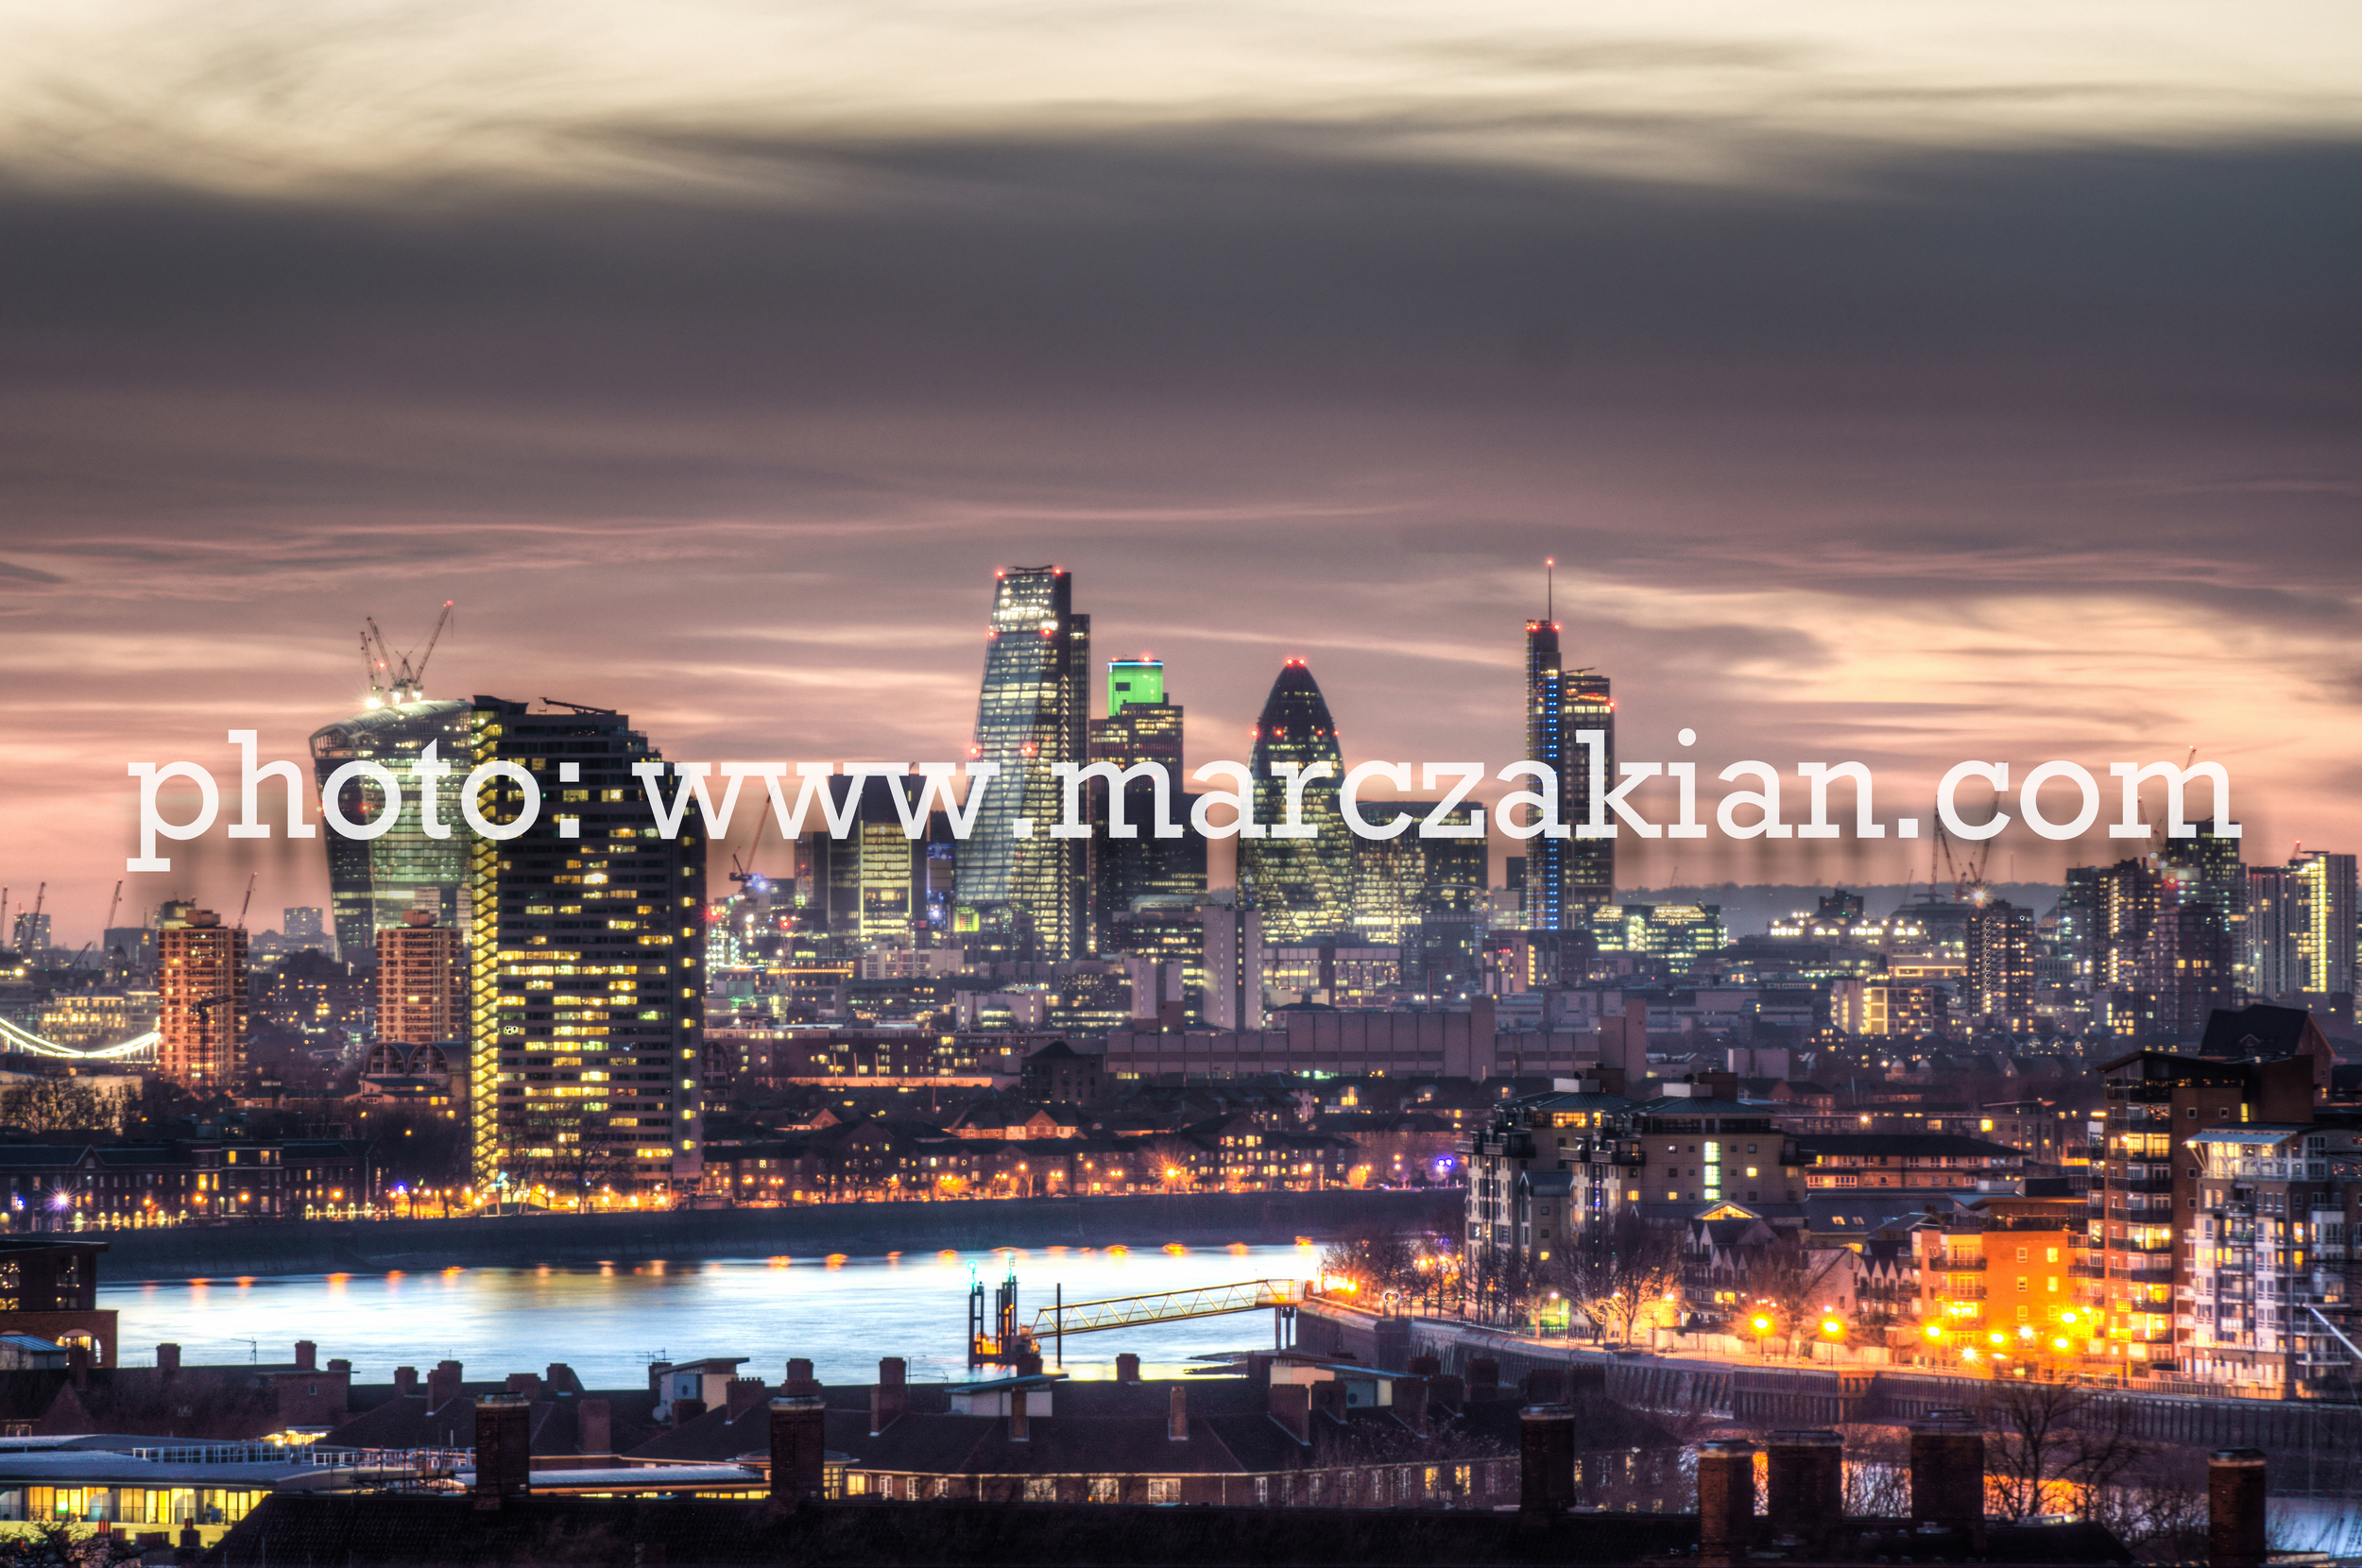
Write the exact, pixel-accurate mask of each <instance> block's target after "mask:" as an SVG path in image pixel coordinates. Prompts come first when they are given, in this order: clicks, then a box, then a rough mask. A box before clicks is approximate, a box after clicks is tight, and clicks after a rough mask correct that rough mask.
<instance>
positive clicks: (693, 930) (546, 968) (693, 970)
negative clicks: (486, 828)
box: [465, 697, 706, 1202]
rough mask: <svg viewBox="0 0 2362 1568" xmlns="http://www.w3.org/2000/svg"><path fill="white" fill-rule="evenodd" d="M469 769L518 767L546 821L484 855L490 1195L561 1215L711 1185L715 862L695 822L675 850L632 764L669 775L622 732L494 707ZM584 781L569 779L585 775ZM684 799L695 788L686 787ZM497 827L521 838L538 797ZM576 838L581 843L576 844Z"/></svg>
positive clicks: (475, 1080)
mask: <svg viewBox="0 0 2362 1568" xmlns="http://www.w3.org/2000/svg"><path fill="white" fill-rule="evenodd" d="M466 755H467V759H468V760H467V766H468V767H470V768H474V767H481V766H482V765H484V764H485V763H487V762H492V761H505V762H513V763H515V764H516V765H518V766H519V767H521V768H523V769H525V770H526V771H527V772H528V773H529V774H530V775H531V776H532V777H533V778H534V779H535V780H536V782H537V783H538V784H539V787H540V792H541V810H540V811H539V814H538V815H537V816H536V817H535V819H534V821H533V824H532V826H531V827H528V828H527V829H526V830H525V831H524V832H522V834H519V835H518V836H517V837H515V838H511V839H505V840H494V839H489V838H483V837H474V838H471V841H470V842H469V844H468V893H469V904H470V910H469V913H470V925H469V926H468V928H467V929H466V931H465V935H466V938H467V950H468V1013H469V1017H468V1038H469V1056H470V1063H469V1083H470V1109H471V1123H472V1127H473V1135H474V1147H473V1155H474V1166H475V1180H476V1184H477V1185H478V1187H479V1188H481V1187H483V1186H486V1185H499V1186H500V1187H501V1188H502V1190H504V1191H505V1193H506V1194H507V1195H508V1196H510V1197H522V1195H523V1194H524V1192H526V1191H528V1190H530V1189H531V1188H532V1187H533V1186H535V1185H543V1186H546V1187H547V1188H548V1189H549V1197H550V1198H552V1199H555V1200H556V1201H559V1202H565V1201H568V1200H572V1201H574V1202H586V1201H589V1200H590V1199H592V1198H595V1197H596V1196H597V1195H598V1194H599V1193H600V1192H601V1190H602V1189H605V1188H608V1187H611V1188H612V1189H613V1190H614V1191H615V1192H616V1193H618V1194H627V1193H631V1192H640V1193H652V1192H657V1191H660V1190H664V1189H667V1188H670V1187H676V1186H685V1185H688V1184H690V1183H692V1182H693V1181H694V1179H695V1178H696V1176H697V1173H698V1169H699V1163H700V1156H699V1153H698V1150H699V1145H700V1136H699V1129H698V1093H699V1090H698V1082H699V1072H698V1068H699V1065H700V1051H701V1049H702V1046H703V1034H704V1026H705V985H704V964H703V962H702V958H703V943H704V933H703V931H702V929H701V926H702V923H703V919H704V913H705V902H706V894H705V860H706V844H705V833H704V830H703V825H702V823H701V822H700V821H699V819H698V814H697V810H696V808H695V807H694V806H691V807H690V808H688V810H687V812H686V814H685V815H684V816H683V818H682V820H681V824H680V831H679V834H678V835H677V836H676V837H675V838H672V839H665V838H663V837H661V836H660V835H659V832H658V830H657V826H656V819H655V814H654V812H653V811H652V810H650V808H649V805H648V800H647V795H646V792H645V790H644V789H643V788H642V782H641V780H640V779H639V778H637V777H635V776H634V775H633V774H632V771H631V769H632V764H633V763H635V762H642V761H655V760H658V759H659V753H658V752H657V750H656V748H655V747H653V746H651V745H650V744H649V743H648V740H647V737H646V736H644V735H642V734H641V733H640V732H639V731H637V730H635V729H633V728H632V727H631V724H630V721H629V720H628V719H627V718H625V716H624V715H623V714H620V713H615V712H611V711H608V710H607V709H603V708H591V707H570V708H569V709H568V710H567V711H565V712H556V713H535V712H532V711H530V710H529V709H528V707H527V705H525V704H523V703H515V702H503V701H502V700H500V699H499V698H497V697H478V698H477V699H476V700H475V705H474V707H473V709H472V711H471V717H470V721H469V732H468V746H467V754H466ZM570 771H571V772H572V773H573V776H572V777H569V776H568V774H569V772H570ZM663 783H664V786H665V789H666V791H667V793H668V798H669V797H670V792H671V791H672V790H673V789H675V788H676V787H677V784H676V780H674V779H672V778H670V777H669V776H668V777H666V778H665V779H664V780H663ZM484 796H485V799H484V802H483V805H482V810H483V811H484V814H485V815H486V816H487V818H488V820H490V821H492V822H495V823H507V822H513V821H514V820H515V819H516V817H517V814H518V811H519V810H520V807H521V803H522V799H523V792H522V790H520V789H518V788H517V787H515V786H514V785H513V784H511V783H507V782H499V781H496V782H494V783H492V784H489V785H488V786H487V787H486V788H485V790H484ZM570 825H571V827H572V830H573V836H569V831H568V830H569V827H570Z"/></svg>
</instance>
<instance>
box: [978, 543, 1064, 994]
mask: <svg viewBox="0 0 2362 1568" xmlns="http://www.w3.org/2000/svg"><path fill="white" fill-rule="evenodd" d="M994 579H995V581H994V588H993V605H992V616H991V621H990V624H989V625H988V626H987V628H986V630H985V634H984V636H985V643H984V684H983V689H982V690H981V692H980V693H979V695H978V697H977V703H976V733H975V743H974V744H973V745H972V746H971V747H970V748H969V756H970V758H971V759H972V760H973V761H975V762H980V763H983V762H988V763H991V764H993V765H994V766H996V767H998V768H999V769H1000V770H1001V771H1000V773H999V775H997V776H996V777H994V778H993V779H992V781H991V783H990V784H989V785H988V786H985V794H984V801H983V802H982V804H980V805H979V806H978V807H977V808H976V822H975V827H974V828H973V830H972V831H971V832H970V833H969V835H968V837H967V840H966V842H964V843H963V844H961V845H960V853H959V856H958V858H957V860H956V861H955V867H956V873H955V874H956V878H957V887H958V898H959V903H960V904H961V905H962V906H964V907H965V908H967V909H968V910H971V911H973V912H975V920H976V923H977V929H978V930H979V933H980V934H982V933H984V932H988V931H994V930H998V931H1000V932H1001V934H1002V935H1003V937H1004V939H1005V940H1006V941H1007V942H1008V943H1009V944H1010V945H1011V946H1012V949H1013V956H1017V957H1022V958H1036V959H1049V960H1059V959H1071V958H1081V957H1083V956H1085V954H1086V952H1087V948H1088V946H1089V934H1088V927H1087V917H1088V910H1087V886H1088V869H1089V842H1088V840H1087V837H1086V838H1066V837H1061V836H1059V835H1057V834H1056V833H1054V832H1053V831H1052V829H1053V827H1055V826H1056V825H1058V824H1060V823H1062V822H1064V821H1065V820H1066V810H1065V797H1066V788H1065V784H1064V782H1063V780H1062V779H1061V778H1060V777H1059V775H1058V774H1057V773H1056V771H1055V770H1056V768H1057V766H1058V765H1059V764H1060V763H1066V764H1070V765H1073V766H1080V765H1082V764H1083V763H1084V762H1085V761H1086V759H1087V751H1088V743H1089V723H1090V685H1089V682H1090V617H1089V616H1087V615H1078V614H1076V613H1075V612H1074V607H1073V587H1074V585H1073V579H1072V578H1071V577H1070V576H1069V575H1068V574H1067V573H1066V572H1065V571H1061V570H1060V569H1058V568H1057V567H1053V566H1052V567H1020V568H1015V569H1011V570H1008V571H999V572H996V573H994ZM972 787H973V786H971V788H972ZM1019 822H1023V823H1026V824H1027V825H1028V829H1027V831H1026V832H1025V833H1024V834H1023V835H1022V836H1020V835H1019V834H1018V832H1017V830H1016V829H1017V825H1018V823H1019Z"/></svg>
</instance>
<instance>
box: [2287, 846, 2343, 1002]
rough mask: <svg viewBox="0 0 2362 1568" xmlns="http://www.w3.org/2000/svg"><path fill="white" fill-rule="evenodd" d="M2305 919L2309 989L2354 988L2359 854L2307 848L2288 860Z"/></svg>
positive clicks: (2302, 947) (2303, 955) (2300, 948)
mask: <svg viewBox="0 0 2362 1568" xmlns="http://www.w3.org/2000/svg"><path fill="white" fill-rule="evenodd" d="M2288 875H2289V879H2290V880H2291V881H2292V882H2294V883H2295V884H2296V889H2295V891H2296V897H2297V900H2298V904H2299V907H2300V909H2301V910H2302V912H2303V918H2304V924H2303V927H2302V933H2301V934H2300V935H2299V936H2298V938H2297V954H2298V959H2299V963H2300V964H2301V966H2302V973H2303V981H2304V983H2303V987H2302V988H2303V989H2304V990H2306V991H2309V992H2313V993H2315V994H2316V995H2320V994H2330V993H2336V992H2341V991H2342V992H2346V993H2349V994H2351V993H2352V992H2353V989H2354V945H2355V923H2354V892H2355V890H2354V858H2353V856H2351V855H2332V854H2328V853H2326V852H2324V851H2321V850H2318V849H2307V850H2304V851H2302V853H2300V854H2299V855H2298V856H2297V857H2296V858H2295V859H2294V860H2292V861H2289V862H2288Z"/></svg>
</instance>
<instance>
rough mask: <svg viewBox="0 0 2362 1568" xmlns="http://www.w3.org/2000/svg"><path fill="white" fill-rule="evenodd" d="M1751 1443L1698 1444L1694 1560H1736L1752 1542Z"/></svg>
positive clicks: (1752, 1469)
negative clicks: (1695, 1558)
mask: <svg viewBox="0 0 2362 1568" xmlns="http://www.w3.org/2000/svg"><path fill="white" fill-rule="evenodd" d="M1754 1538H1755V1445H1754V1443H1752V1442H1749V1441H1747V1440H1745V1439H1743V1438H1734V1439H1725V1440H1720V1441H1717V1442H1702V1443H1700V1444H1699V1445H1698V1560H1699V1561H1700V1562H1705V1563H1731V1562H1737V1561H1738V1560H1740V1559H1743V1558H1744V1557H1745V1556H1746V1555H1747V1550H1748V1548H1749V1547H1751V1546H1753V1545H1754V1543H1755V1540H1754Z"/></svg>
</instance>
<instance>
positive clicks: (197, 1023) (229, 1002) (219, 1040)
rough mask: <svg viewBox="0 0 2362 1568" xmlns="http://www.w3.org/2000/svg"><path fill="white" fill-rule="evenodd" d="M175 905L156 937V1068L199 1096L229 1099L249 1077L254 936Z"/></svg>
mask: <svg viewBox="0 0 2362 1568" xmlns="http://www.w3.org/2000/svg"><path fill="white" fill-rule="evenodd" d="M170 908H171V909H172V910H174V911H175V912H174V913H172V914H171V915H169V917H168V918H166V919H165V920H164V922H163V925H162V927H161V928H160V929H158V931H157V933H156V947H157V964H156V990H157V1015H156V1031H157V1036H158V1038H157V1041H156V1065H157V1068H158V1069H159V1070H160V1071H161V1072H163V1075H164V1076H165V1077H166V1078H169V1079H171V1080H172V1081H173V1082H176V1083H179V1084H181V1085H182V1086H184V1087H185V1088H187V1089H189V1090H190V1091H191V1092H193V1093H195V1094H198V1095H212V1094H221V1093H223V1092H225V1091H227V1090H230V1089H232V1088H234V1087H236V1086H237V1083H238V1081H239V1080H240V1079H241V1078H243V1077H244V1076H245V1072H246V1040H247V1025H248V996H247V950H246V948H247V941H246V931H245V930H244V929H242V928H237V927H231V926H225V925H223V924H222V923H221V916H219V915H217V914H215V913H214V912H213V911H211V910H198V909H191V908H189V907H188V906H186V905H175V906H170Z"/></svg>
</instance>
